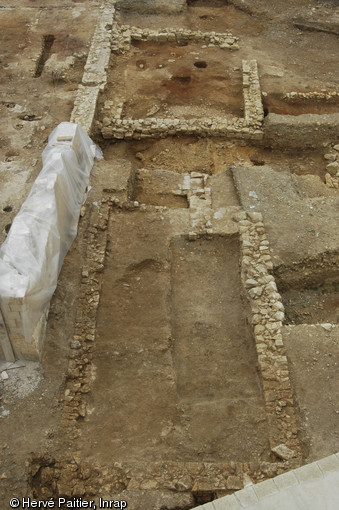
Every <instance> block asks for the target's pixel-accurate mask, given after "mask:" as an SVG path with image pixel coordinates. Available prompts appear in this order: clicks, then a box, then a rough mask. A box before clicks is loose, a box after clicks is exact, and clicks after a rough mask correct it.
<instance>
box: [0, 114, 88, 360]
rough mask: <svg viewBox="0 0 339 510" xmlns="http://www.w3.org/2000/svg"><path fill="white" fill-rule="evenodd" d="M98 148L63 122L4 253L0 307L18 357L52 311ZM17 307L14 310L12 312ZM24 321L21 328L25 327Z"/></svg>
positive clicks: (1, 254) (0, 266)
mask: <svg viewBox="0 0 339 510" xmlns="http://www.w3.org/2000/svg"><path fill="white" fill-rule="evenodd" d="M96 151H97V155H98V149H97V148H96V146H95V145H94V143H93V142H92V140H91V139H90V138H89V137H88V136H87V135H86V133H85V132H84V131H83V130H82V128H81V127H80V126H78V125H77V124H73V123H71V122H62V123H61V124H59V126H58V127H57V128H56V129H55V130H54V131H53V132H52V133H51V135H50V137H49V142H48V145H47V147H46V149H45V150H44V151H43V153H42V161H43V168H42V170H41V172H40V174H39V176H38V177H37V179H36V181H35V183H34V185H33V187H32V189H31V192H30V193H29V195H28V197H27V199H26V200H25V202H24V203H23V205H22V207H21V209H20V211H19V213H18V214H17V216H16V217H15V218H14V221H13V223H12V226H11V229H10V231H9V234H8V236H7V239H6V241H5V242H4V244H3V245H2V246H1V248H0V306H1V311H2V314H3V316H4V319H5V323H6V327H7V332H8V336H9V338H10V340H11V342H12V345H13V348H14V351H16V354H17V355H19V356H20V355H21V357H25V353H23V352H22V350H25V349H24V348H22V347H21V348H20V347H18V345H16V341H17V340H18V338H17V336H18V335H19V336H20V329H21V335H22V336H23V337H24V340H25V342H26V343H28V344H29V343H31V342H32V335H33V331H34V330H35V328H36V326H37V324H38V322H39V320H40V319H41V317H42V315H43V314H44V313H46V310H47V309H48V306H49V302H50V299H51V297H52V295H53V293H54V290H55V288H56V285H57V279H58V275H59V272H60V269H61V266H62V263H63V260H64V257H65V255H66V253H67V251H68V249H69V247H70V245H71V243H72V241H73V240H74V238H75V236H76V234H77V226H78V219H79V214H80V208H81V205H82V204H83V202H84V200H85V198H86V190H87V186H88V182H89V176H90V172H91V169H92V166H93V162H94V157H95V155H96V154H95V152H96ZM13 307H14V308H13ZM20 322H21V324H20Z"/></svg>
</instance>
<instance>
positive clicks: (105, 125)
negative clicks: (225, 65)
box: [101, 60, 264, 140]
mask: <svg viewBox="0 0 339 510" xmlns="http://www.w3.org/2000/svg"><path fill="white" fill-rule="evenodd" d="M243 90H244V104H245V118H244V119H241V118H238V117H233V118H232V119H224V118H222V117H218V118H215V117H211V118H206V117H202V118H195V119H178V118H172V117H169V118H159V119H158V118H155V117H152V118H143V119H136V120H134V119H131V118H127V119H124V118H121V113H122V108H121V104H117V105H116V107H115V108H112V109H111V111H110V112H109V111H108V108H106V105H105V107H104V112H103V113H104V115H105V117H104V119H103V121H102V128H101V133H102V136H103V137H104V138H107V139H109V138H117V139H136V140H140V139H142V138H154V137H155V138H164V137H166V136H173V135H176V136H182V135H195V136H222V137H230V138H242V139H252V140H261V139H262V136H263V132H262V130H261V127H262V122H263V118H264V111H263V106H262V102H261V91H260V84H259V75H258V68H257V62H256V61H255V60H250V61H246V60H244V61H243Z"/></svg>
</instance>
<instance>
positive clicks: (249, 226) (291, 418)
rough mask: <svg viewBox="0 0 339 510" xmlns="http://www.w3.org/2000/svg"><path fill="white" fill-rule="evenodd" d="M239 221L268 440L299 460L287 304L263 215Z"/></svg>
mask: <svg viewBox="0 0 339 510" xmlns="http://www.w3.org/2000/svg"><path fill="white" fill-rule="evenodd" d="M234 219H235V220H236V221H238V223H239V233H240V239H241V250H242V259H241V277H242V282H243V286H244V289H245V295H246V296H247V299H248V301H249V304H250V308H251V314H252V315H251V322H252V325H253V329H254V338H255V344H256V349H257V354H258V362H259V368H260V372H261V376H262V387H263V392H264V399H265V407H266V414H267V417H268V422H269V441H270V446H271V449H272V451H273V452H275V453H276V452H279V450H280V449H279V447H281V446H282V445H284V446H283V449H284V448H285V446H287V448H288V449H287V450H286V451H287V452H289V450H290V452H289V453H287V457H286V458H288V457H289V456H290V458H294V457H295V458H300V457H301V450H300V445H299V441H298V437H297V425H296V418H295V413H294V403H293V394H292V389H291V385H290V379H289V370H288V364H287V358H286V355H285V349H284V344H283V338H282V334H281V327H282V322H283V320H284V317H285V314H284V306H283V304H282V302H281V297H280V294H279V293H278V292H277V286H276V283H275V280H274V277H273V276H272V275H271V274H269V272H270V271H272V269H273V264H272V261H271V256H270V250H269V242H268V240H267V237H266V234H265V228H264V224H263V222H262V215H261V214H260V213H256V212H249V213H246V212H240V213H237V214H236V215H235V216H234Z"/></svg>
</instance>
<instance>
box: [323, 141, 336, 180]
mask: <svg viewBox="0 0 339 510" xmlns="http://www.w3.org/2000/svg"><path fill="white" fill-rule="evenodd" d="M324 158H325V160H326V163H327V164H326V170H327V173H326V175H325V183H326V185H327V186H328V187H329V188H335V189H339V145H335V144H334V143H332V144H330V145H329V147H328V148H327V149H326V153H325V155H324Z"/></svg>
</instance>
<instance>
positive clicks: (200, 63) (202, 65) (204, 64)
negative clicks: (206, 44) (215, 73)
mask: <svg viewBox="0 0 339 510" xmlns="http://www.w3.org/2000/svg"><path fill="white" fill-rule="evenodd" d="M194 65H195V67H198V69H205V68H206V67H207V62H205V60H198V62H194Z"/></svg>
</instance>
